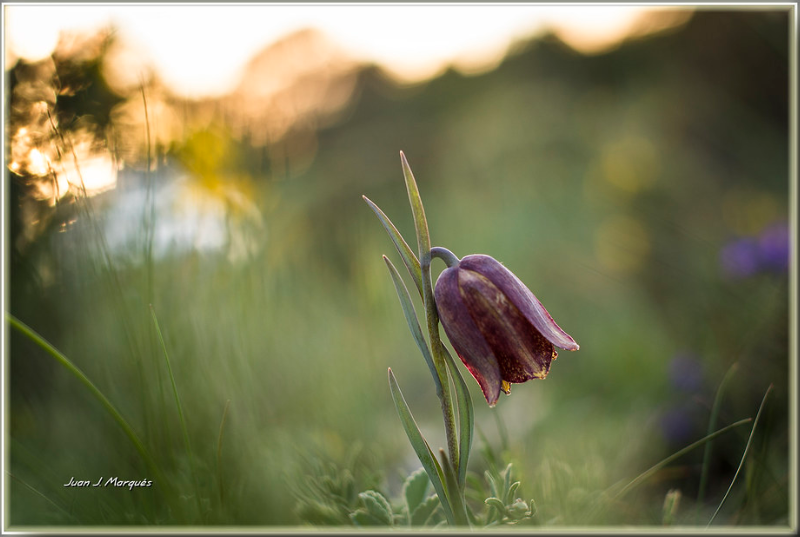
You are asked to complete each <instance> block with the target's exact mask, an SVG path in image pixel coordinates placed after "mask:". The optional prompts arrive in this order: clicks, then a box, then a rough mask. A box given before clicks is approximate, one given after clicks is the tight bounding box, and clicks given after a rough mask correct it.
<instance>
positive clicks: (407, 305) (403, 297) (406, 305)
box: [383, 256, 442, 397]
mask: <svg viewBox="0 0 800 537" xmlns="http://www.w3.org/2000/svg"><path fill="white" fill-rule="evenodd" d="M383 260H384V262H386V266H387V267H388V268H389V274H391V276H392V282H393V283H394V289H395V291H397V296H398V298H400V305H401V306H402V308H403V314H404V315H405V317H406V322H408V328H409V329H410V330H411V335H412V336H414V341H416V343H417V347H419V350H420V352H422V356H423V357H424V358H425V362H426V363H427V364H428V369H430V371H431V375H432V376H433V382H434V383H435V384H436V395H438V396H439V397H441V393H442V384H441V382H439V374H438V373H437V372H436V366H435V365H434V363H433V357H432V356H431V351H430V349H429V348H428V343H427V342H426V341H425V336H423V335H422V328H420V325H419V319H418V318H417V312H416V310H415V309H414V304H413V303H412V302H411V295H410V294H409V293H408V288H407V287H406V284H405V283H403V279H402V278H401V277H400V273H399V272H397V269H396V268H395V267H394V265H393V264H392V262H391V261H390V260H389V258H388V257H386V256H383Z"/></svg>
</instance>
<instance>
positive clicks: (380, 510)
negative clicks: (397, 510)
mask: <svg viewBox="0 0 800 537" xmlns="http://www.w3.org/2000/svg"><path fill="white" fill-rule="evenodd" d="M358 497H359V498H360V499H361V503H363V504H364V508H365V509H366V510H367V512H368V513H369V514H370V515H372V516H373V517H375V518H376V519H378V520H379V521H380V522H381V524H384V525H387V526H391V525H392V523H393V518H392V507H391V505H389V501H388V500H387V499H386V498H384V497H383V494H381V493H380V492H376V491H374V490H367V491H365V492H362V493H360V494H359V495H358Z"/></svg>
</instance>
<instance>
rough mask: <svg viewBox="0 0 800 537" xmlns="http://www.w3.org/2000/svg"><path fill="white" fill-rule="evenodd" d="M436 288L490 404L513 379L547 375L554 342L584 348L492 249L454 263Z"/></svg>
mask: <svg viewBox="0 0 800 537" xmlns="http://www.w3.org/2000/svg"><path fill="white" fill-rule="evenodd" d="M434 293H435V297H436V306H437V310H438V312H439V319H440V320H441V322H442V326H443V327H444V331H445V333H446V334H447V337H448V338H449V339H450V343H452V344H453V348H454V349H455V351H456V353H458V356H459V358H461V361H462V362H464V365H465V366H467V369H469V372H470V373H471V374H472V376H473V377H475V380H477V381H478V384H479V385H480V387H481V390H482V391H483V395H484V397H486V402H487V403H489V406H494V405H495V404H496V403H497V399H498V398H499V397H500V390H501V389H502V390H503V391H504V392H505V393H509V391H510V389H511V386H510V384H511V383H522V382H526V381H528V380H530V379H537V378H538V379H543V378H545V377H546V376H547V373H548V372H549V371H550V362H551V361H552V360H553V359H554V358H555V357H556V356H557V355H558V353H557V352H556V350H555V348H554V347H560V348H562V349H565V350H569V351H576V350H578V344H577V343H575V340H573V339H572V337H570V336H569V335H568V334H567V333H566V332H564V331H563V330H562V329H561V328H559V326H558V325H557V324H556V322H555V321H554V320H553V318H552V317H551V316H550V314H549V313H547V310H546V309H544V306H542V304H541V302H539V300H537V298H536V297H535V296H534V295H533V293H532V292H531V291H530V290H529V289H528V288H527V287H525V284H523V283H522V282H521V281H520V280H519V278H517V277H516V276H515V275H514V274H512V273H511V271H509V270H508V269H507V268H505V267H504V266H503V265H501V264H500V262H498V261H497V260H495V259H494V258H492V257H489V256H488V255H468V256H465V257H464V258H463V259H461V261H458V262H457V263H453V264H452V265H451V266H449V267H448V268H447V269H445V270H444V271H443V272H442V274H441V275H440V276H439V279H438V280H437V281H436V288H435V291H434Z"/></svg>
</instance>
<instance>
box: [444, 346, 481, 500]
mask: <svg viewBox="0 0 800 537" xmlns="http://www.w3.org/2000/svg"><path fill="white" fill-rule="evenodd" d="M440 345H441V349H442V354H443V355H444V357H445V358H446V360H447V365H448V366H449V367H450V376H452V377H453V383H454V384H455V386H456V402H457V403H458V429H459V431H458V453H459V458H458V484H459V488H460V489H461V490H465V486H466V483H467V463H468V462H469V452H470V450H471V449H472V437H473V433H474V429H475V412H474V409H473V406H472V397H471V396H470V394H469V389H467V383H466V382H464V377H463V376H461V371H460V370H459V369H458V367H457V365H456V362H455V360H453V357H452V356H451V355H450V352H449V351H448V350H447V348H446V347H445V346H444V345H443V344H441V343H440Z"/></svg>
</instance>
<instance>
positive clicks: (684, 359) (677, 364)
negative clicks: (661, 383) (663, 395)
mask: <svg viewBox="0 0 800 537" xmlns="http://www.w3.org/2000/svg"><path fill="white" fill-rule="evenodd" d="M669 377H670V380H671V381H672V385H673V386H675V387H676V388H678V389H679V390H682V391H685V392H697V391H698V390H699V389H700V388H701V387H702V385H703V366H702V364H701V363H700V362H699V361H698V360H697V357H696V356H695V355H694V354H692V353H680V354H677V355H675V357H674V358H673V359H672V361H671V362H670V364H669Z"/></svg>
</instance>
